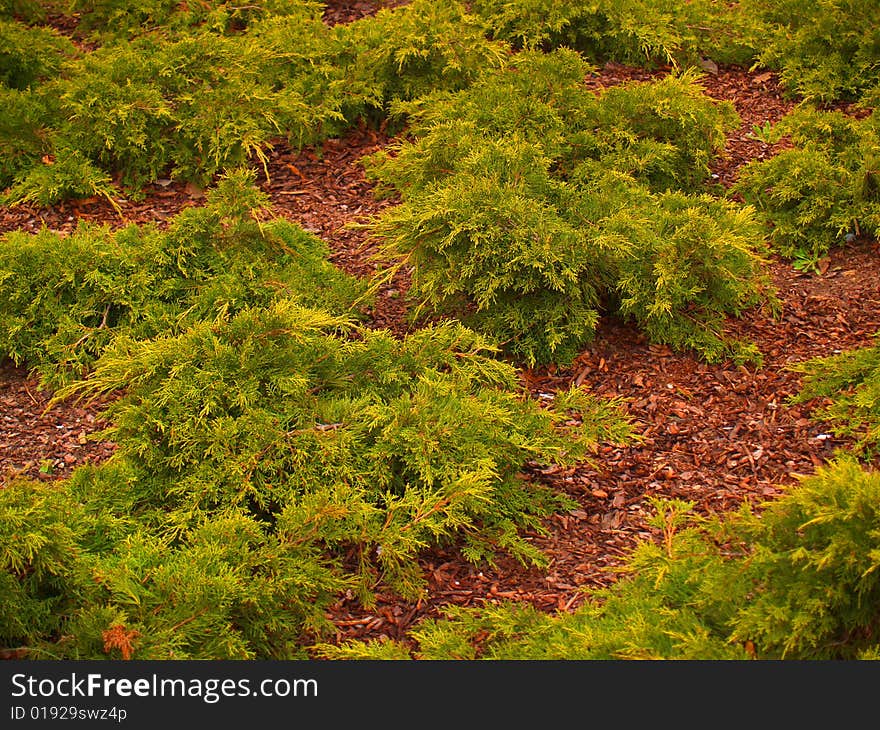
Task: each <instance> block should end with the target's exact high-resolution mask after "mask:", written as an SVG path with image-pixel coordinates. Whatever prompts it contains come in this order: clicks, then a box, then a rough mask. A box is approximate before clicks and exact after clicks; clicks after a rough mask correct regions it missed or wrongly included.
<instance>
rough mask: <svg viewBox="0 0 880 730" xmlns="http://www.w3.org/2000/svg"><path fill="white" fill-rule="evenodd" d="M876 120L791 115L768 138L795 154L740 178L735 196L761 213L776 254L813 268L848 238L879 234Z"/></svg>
mask: <svg viewBox="0 0 880 730" xmlns="http://www.w3.org/2000/svg"><path fill="white" fill-rule="evenodd" d="M875 117H876V115H875V114H874V113H872V114H870V115H869V116H867V117H865V118H862V119H858V118H855V117H852V116H848V115H846V114H844V113H842V112H839V111H832V112H820V111H812V110H800V111H797V112H794V113H792V114H790V115H788V116H787V117H785V118H784V119H783V120H782V121H781V122H780V123H779V124H778V125H776V127H775V128H774V130H773V139H777V140H778V139H780V138H782V137H783V136H785V137H788V138H790V140H791V141H792V143H793V144H794V148H793V149H787V150H784V151H783V152H780V153H779V154H778V155H775V156H774V157H772V158H770V159H769V160H764V161H756V162H751V163H749V164H748V165H746V167H745V168H744V169H743V170H742V171H741V173H740V178H739V180H738V182H737V184H736V185H735V187H734V192H738V193H740V194H741V195H742V196H743V197H744V198H745V200H746V201H748V202H749V203H752V204H753V205H754V206H755V207H756V208H757V209H758V210H759V211H760V213H761V215H762V216H763V217H764V218H765V220H766V221H767V222H768V224H769V225H770V227H771V229H770V240H771V241H772V243H773V245H774V247H775V248H776V249H777V250H778V251H779V252H780V253H782V254H783V255H785V256H788V257H791V258H796V259H802V260H806V261H815V260H816V259H818V258H819V257H821V256H823V255H825V254H826V253H827V252H828V250H829V249H830V248H832V247H834V246H836V245H839V244H842V243H844V242H845V241H846V240H847V239H848V238H850V239H851V238H853V237H856V236H858V235H861V234H864V235H874V236H876V235H877V234H878V233H880V131H878V127H877V119H876V118H875Z"/></svg>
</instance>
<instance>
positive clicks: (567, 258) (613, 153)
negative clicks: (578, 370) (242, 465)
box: [366, 50, 772, 364]
mask: <svg viewBox="0 0 880 730" xmlns="http://www.w3.org/2000/svg"><path fill="white" fill-rule="evenodd" d="M588 72H589V67H588V66H587V65H586V64H585V63H584V62H583V61H582V60H581V59H580V57H579V56H578V55H577V54H575V53H574V52H573V51H568V50H559V51H555V52H553V53H552V54H546V55H545V54H541V53H535V52H522V53H520V54H518V55H517V56H516V58H515V62H512V63H511V65H510V67H509V68H506V69H505V70H503V71H500V72H495V73H491V74H487V75H484V76H483V77H481V78H480V80H478V81H477V82H475V83H474V84H473V85H472V86H471V87H469V88H468V89H467V90H465V91H462V92H459V93H457V94H435V95H433V96H429V97H424V98H422V99H420V100H416V101H414V102H412V103H409V104H397V105H395V106H394V107H393V108H394V111H395V112H396V113H401V114H406V115H407V116H408V118H409V120H410V131H411V132H412V134H413V135H414V139H413V140H412V141H403V142H401V143H399V144H398V145H396V146H393V147H392V148H391V150H386V151H383V152H381V153H378V154H377V155H374V156H372V157H371V158H368V159H367V160H366V162H367V167H368V174H370V175H371V176H372V177H374V178H376V179H378V180H379V181H380V183H381V184H382V185H383V186H384V188H383V189H392V190H396V191H397V192H399V194H400V195H401V197H402V203H401V204H400V205H397V206H393V207H390V208H387V209H385V211H383V213H382V214H381V215H379V216H377V217H375V218H373V219H372V220H371V221H370V222H369V223H367V224H366V227H367V228H368V230H369V231H370V233H371V235H372V236H373V237H375V238H376V239H377V240H378V241H379V242H380V246H381V252H382V254H384V255H385V256H386V257H387V258H389V259H390V260H391V261H392V262H393V263H392V266H391V267H390V269H389V270H391V271H393V270H394V267H395V266H401V265H406V266H411V267H412V276H413V279H412V280H413V288H412V289H411V294H413V296H414V297H415V298H416V299H417V300H418V301H419V303H420V305H421V306H422V307H427V308H430V309H433V310H436V311H440V312H444V313H446V314H452V315H455V316H458V317H464V318H465V319H466V321H467V322H469V323H471V324H472V325H473V326H475V327H477V328H479V329H480V330H482V331H485V332H488V333H491V335H492V336H493V337H494V338H495V339H497V340H498V341H500V342H502V343H504V345H505V347H506V349H507V350H508V351H509V352H511V353H512V354H514V355H515V356H516V357H517V358H520V359H522V360H524V361H525V362H527V363H529V364H534V363H537V362H547V361H551V360H552V361H556V362H566V361H570V360H571V359H572V358H573V357H574V355H575V354H576V353H577V352H578V349H579V348H580V347H582V346H583V344H584V343H585V342H586V341H588V340H589V339H590V337H591V336H592V334H593V331H594V328H595V325H596V322H597V319H598V316H599V314H600V312H601V311H603V310H606V311H607V310H611V311H618V312H620V313H621V314H623V315H625V316H627V317H632V318H634V319H635V320H636V321H637V322H638V323H639V325H640V326H641V327H643V328H644V330H645V331H646V332H647V333H648V334H649V335H650V336H651V338H652V339H654V340H657V341H662V342H668V343H670V344H673V345H675V346H689V347H695V348H696V349H697V350H698V351H699V352H700V353H701V354H702V355H704V356H705V357H707V358H708V359H712V360H719V359H723V358H724V357H728V356H731V355H733V356H734V357H737V358H741V359H746V358H749V357H754V356H755V355H756V353H755V351H754V349H753V348H749V347H748V346H746V345H742V344H741V343H732V342H730V341H728V340H725V338H724V336H723V332H722V331H721V330H722V323H723V318H724V315H725V314H727V313H734V314H735V313H738V312H739V311H741V310H742V309H744V308H746V307H749V306H752V305H754V304H757V303H759V302H761V301H764V300H765V298H767V297H769V298H770V300H772V295H771V294H770V293H769V288H768V279H767V277H766V275H765V274H764V273H762V270H761V264H762V254H763V250H764V249H763V242H762V237H761V231H760V228H759V226H758V225H757V224H756V223H755V221H754V220H753V216H752V212H751V211H750V210H749V209H746V208H736V207H735V206H733V205H730V204H727V203H724V202H722V201H716V200H712V199H710V198H708V197H705V196H703V197H700V196H697V195H688V194H685V193H683V192H674V191H676V190H677V189H681V190H685V191H689V192H693V191H699V190H700V185H701V183H702V182H703V181H704V180H705V179H706V178H707V177H708V175H709V170H708V163H709V160H710V159H711V157H712V155H713V154H714V153H715V152H717V151H718V150H719V149H720V147H721V145H723V142H724V131H725V129H727V128H728V126H729V125H730V124H731V123H732V122H733V120H734V119H735V118H736V115H735V113H734V112H733V110H732V108H731V107H729V106H727V105H716V104H715V103H714V102H712V101H711V100H710V99H709V98H707V97H706V96H705V95H704V94H703V93H702V92H701V90H700V88H699V86H698V84H697V79H696V77H695V76H694V75H693V74H690V73H687V74H683V75H682V76H673V77H669V78H667V79H664V80H662V81H659V82H656V83H637V84H630V85H627V86H625V87H621V88H614V89H609V90H608V91H606V92H604V93H603V94H600V95H598V96H596V95H594V94H592V93H591V92H589V91H588V90H587V89H586V88H585V87H584V86H583V84H582V83H581V82H582V79H583V77H584V75H585V74H586V73H588Z"/></svg>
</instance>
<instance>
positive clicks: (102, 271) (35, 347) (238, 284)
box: [0, 171, 365, 385]
mask: <svg viewBox="0 0 880 730" xmlns="http://www.w3.org/2000/svg"><path fill="white" fill-rule="evenodd" d="M253 181H254V175H253V173H251V172H245V171H237V172H233V173H230V174H229V175H227V176H226V177H225V178H224V179H223V180H222V181H221V182H220V184H219V185H218V186H217V188H216V189H214V190H211V191H209V193H208V198H207V204H206V205H205V206H204V207H201V208H189V209H187V210H184V211H183V212H182V213H180V214H179V215H178V216H177V217H176V218H175V219H174V220H172V221H171V223H170V225H169V226H168V228H167V229H166V230H159V229H157V228H156V227H153V226H140V227H139V226H134V225H132V226H129V227H127V228H125V229H123V230H120V231H117V232H115V233H111V232H110V231H109V230H108V229H107V228H106V227H101V228H98V227H95V226H91V225H86V224H83V225H80V226H79V227H78V228H77V230H76V231H75V232H74V233H72V234H71V235H69V236H62V235H60V234H57V233H53V232H50V231H48V230H44V231H42V232H40V233H38V234H27V233H22V232H12V233H8V234H6V235H5V236H3V237H2V238H0V320H2V323H0V353H2V354H3V356H5V357H9V358H11V359H12V360H13V361H14V362H16V363H20V364H22V363H24V364H27V365H28V366H29V367H31V368H33V369H34V370H36V371H37V372H38V373H39V374H40V375H41V376H42V378H43V381H44V382H45V383H47V384H54V385H57V384H58V383H61V382H64V381H66V380H69V379H70V378H71V377H79V376H81V375H83V374H84V373H85V372H86V371H87V369H88V368H89V367H90V365H91V364H92V363H93V362H94V360H95V358H96V357H97V356H98V355H100V353H101V352H102V351H103V349H104V347H105V346H106V345H107V343H108V342H109V341H110V340H111V339H112V338H113V337H115V336H116V335H118V334H125V335H128V336H130V337H139V338H142V337H152V336H154V335H158V334H164V333H167V332H175V331H180V330H181V329H182V328H184V327H186V326H188V325H189V324H192V323H193V322H197V321H201V320H206V321H213V320H214V319H216V318H218V317H225V316H230V315H232V314H234V313H235V312H237V311H239V310H241V309H243V308H245V307H248V306H256V305H266V304H269V303H271V302H272V301H274V300H276V299H278V298H279V297H283V298H294V299H296V300H297V301H299V302H301V303H302V304H304V305H308V306H322V307H325V308H327V309H328V310H329V311H331V312H336V313H340V314H341V313H344V312H349V311H352V307H353V303H354V302H355V300H356V299H357V298H358V297H360V296H361V295H363V294H364V293H365V287H364V285H363V284H361V283H359V282H357V281H356V280H354V279H353V278H351V277H348V276H346V275H345V274H343V273H342V272H340V271H339V270H337V269H335V268H334V267H333V266H331V265H330V264H329V263H328V262H327V260H326V255H327V253H328V251H327V246H326V244H325V243H324V242H323V241H321V240H320V239H318V238H317V237H315V236H313V235H311V234H308V233H306V232H305V231H303V230H302V229H301V228H300V227H299V226H297V225H296V224H293V223H289V222H287V221H284V220H281V219H276V220H269V219H268V218H269V216H268V214H267V204H268V198H267V197H266V196H265V195H264V194H263V193H261V192H260V191H258V190H257V189H256V188H254V187H253Z"/></svg>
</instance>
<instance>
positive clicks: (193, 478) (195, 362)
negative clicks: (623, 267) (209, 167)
mask: <svg viewBox="0 0 880 730" xmlns="http://www.w3.org/2000/svg"><path fill="white" fill-rule="evenodd" d="M494 354H495V352H494V349H493V348H492V347H491V346H489V345H488V344H487V343H486V342H485V341H484V340H483V339H482V338H481V337H479V336H478V335H476V334H475V333H474V332H471V331H469V330H466V329H465V328H463V327H462V326H460V325H451V324H450V325H446V326H442V327H437V328H433V329H429V330H423V331H421V332H418V333H415V334H413V335H411V336H410V337H408V338H406V339H404V340H399V339H396V338H394V337H393V336H391V335H390V334H389V333H387V332H381V331H369V330H357V329H356V328H354V326H353V324H352V323H351V322H350V321H349V320H346V319H345V318H340V317H334V316H332V315H330V314H327V313H326V312H321V311H318V310H313V309H305V308H303V307H301V306H299V305H297V304H295V303H294V302H292V301H291V300H282V301H278V302H276V303H275V304H274V305H273V306H272V307H271V308H268V309H263V308H251V309H246V310H243V311H242V312H240V313H239V314H237V315H236V316H234V317H232V318H231V319H229V320H227V321H219V320H218V321H214V322H210V321H205V322H199V323H197V324H195V325H193V326H192V327H190V328H189V329H187V330H185V331H184V332H182V333H181V334H179V335H177V336H164V337H157V338H154V339H151V340H134V339H132V338H129V337H124V336H120V337H117V338H116V339H115V340H114V341H113V342H112V343H111V345H110V346H109V347H108V348H107V349H106V350H105V352H104V353H103V355H102V356H101V358H100V359H99V360H98V363H97V365H96V368H95V370H94V374H93V375H92V376H90V377H89V378H88V379H87V380H85V381H83V382H79V383H76V384H74V385H73V386H71V387H70V388H67V389H65V390H63V391H61V392H59V394H58V397H66V396H67V395H69V394H72V393H78V394H80V395H84V396H89V395H94V394H98V393H105V392H110V391H113V392H120V393H121V397H120V399H118V400H116V401H115V402H114V404H113V405H112V407H111V408H110V410H109V411H108V413H107V417H108V418H109V419H110V420H111V421H112V426H111V428H110V429H109V431H108V432H107V433H106V434H104V436H105V437H110V438H113V439H114V440H115V441H116V442H117V443H118V445H119V448H118V450H117V453H116V455H115V456H114V457H113V458H112V459H111V460H110V461H109V462H107V463H105V464H103V465H101V466H99V467H93V466H87V467H82V468H80V469H78V470H77V471H75V472H74V474H73V475H72V477H71V478H70V479H69V480H67V481H65V482H61V483H56V484H54V485H51V486H48V485H41V484H34V483H32V482H28V481H13V482H11V483H10V484H7V485H6V486H5V488H4V489H0V537H2V539H0V545H2V546H3V547H2V549H0V587H2V588H3V589H4V590H3V591H2V593H0V608H2V611H0V616H2V618H0V642H2V643H3V644H4V645H7V646H16V647H21V646H24V647H26V648H27V649H28V650H29V651H31V652H32V654H33V655H34V656H38V657H39V656H44V657H56V658H97V657H102V656H106V655H108V654H109V656H111V657H114V658H118V657H119V656H120V654H122V655H123V656H124V655H125V653H126V652H127V653H128V654H129V655H130V656H131V657H134V658H140V659H159V658H164V659H167V658H177V659H182V658H195V659H223V658H239V659H246V658H265V659H279V658H281V659H283V658H292V657H301V656H302V655H303V653H304V650H305V646H306V645H307V643H308V642H309V641H311V640H313V638H309V637H310V636H311V637H314V635H315V633H314V632H320V631H321V630H322V629H324V628H326V627H327V621H326V619H325V618H324V615H323V614H324V611H325V610H326V608H327V605H328V603H329V601H331V600H333V598H334V596H338V595H339V594H340V593H342V592H344V591H345V590H346V589H351V590H354V591H356V592H357V594H358V595H359V596H360V597H361V599H362V600H364V601H370V600H371V599H372V590H373V589H374V587H375V586H376V585H377V584H379V585H384V586H386V587H387V586H390V587H391V588H393V589H396V590H398V591H400V592H401V593H402V594H403V595H404V596H406V597H409V598H415V597H416V596H419V595H420V594H421V589H422V587H423V584H424V578H423V576H422V575H421V574H420V572H419V567H418V563H417V562H416V558H417V556H418V555H419V553H420V552H421V551H422V550H423V549H425V548H426V547H428V546H431V545H436V544H443V543H448V542H450V541H457V542H459V544H460V545H461V546H462V548H463V550H464V554H465V555H466V556H467V557H468V558H469V559H471V560H473V561H474V562H478V561H480V560H483V559H488V560H492V557H493V555H494V554H495V552H496V551H498V550H503V551H507V552H509V553H511V554H513V555H514V556H516V557H517V558H518V559H520V560H522V561H524V562H532V563H538V564H541V563H543V556H542V555H541V553H540V552H538V551H537V550H536V549H535V547H534V546H533V545H531V543H530V542H529V541H528V540H525V539H523V538H522V537H521V536H520V534H519V531H520V529H521V528H524V527H528V528H529V529H530V530H533V531H534V530H537V531H542V530H543V526H542V522H541V519H540V518H541V517H543V516H545V515H547V514H549V513H550V512H551V511H553V510H555V509H559V508H569V507H570V506H571V505H570V502H569V500H568V499H566V498H565V497H563V496H560V495H556V494H554V493H552V492H551V491H550V490H548V489H546V488H543V487H540V486H537V485H535V484H534V483H531V482H529V481H526V480H525V479H524V478H523V476H522V474H521V473H520V470H521V469H522V467H523V466H524V465H525V464H526V463H527V462H528V463H530V464H533V465H546V464H560V465H571V464H574V463H577V462H579V461H582V460H584V459H585V458H589V455H590V454H591V452H592V450H593V447H594V446H595V445H596V443H597V441H598V440H600V439H608V440H615V441H617V440H621V439H624V438H626V436H627V435H628V432H629V429H628V426H627V425H626V424H625V422H624V421H623V419H622V418H621V416H620V414H619V412H618V410H617V406H616V404H615V403H613V402H602V401H598V400H595V399H593V398H591V397H589V396H588V395H586V394H585V393H583V392H582V391H578V390H573V391H571V392H568V393H559V394H558V395H557V396H556V398H555V400H554V402H553V403H551V404H549V405H544V406H542V405H539V404H538V403H537V402H536V401H534V400H532V399H531V398H530V397H529V396H528V394H527V392H525V391H524V389H523V388H522V387H521V386H520V384H519V382H518V378H517V372H516V371H515V370H514V369H513V368H512V367H510V366H509V365H505V364H504V363H502V362H499V361H498V360H497V359H495V357H494Z"/></svg>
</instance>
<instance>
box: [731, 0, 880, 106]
mask: <svg viewBox="0 0 880 730" xmlns="http://www.w3.org/2000/svg"><path fill="white" fill-rule="evenodd" d="M744 12H746V13H753V14H754V15H755V16H756V17H758V18H759V19H760V20H761V21H763V23H764V24H765V27H766V31H765V33H764V39H763V43H762V44H760V45H757V48H758V51H759V54H758V60H759V62H760V63H762V64H763V65H765V66H770V67H772V68H779V69H781V75H782V81H783V83H784V84H785V86H786V87H787V88H788V90H789V91H790V92H791V94H792V95H798V96H801V97H803V98H805V99H808V100H810V101H814V102H829V101H833V100H836V99H849V100H854V99H858V98H860V97H861V96H862V95H864V94H865V93H866V92H870V91H871V90H872V89H873V90H874V93H876V90H877V88H878V87H880V24H878V22H877V17H878V13H880V7H878V5H877V0H822V1H821V2H813V1H812V0H746V2H745V3H744Z"/></svg>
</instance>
